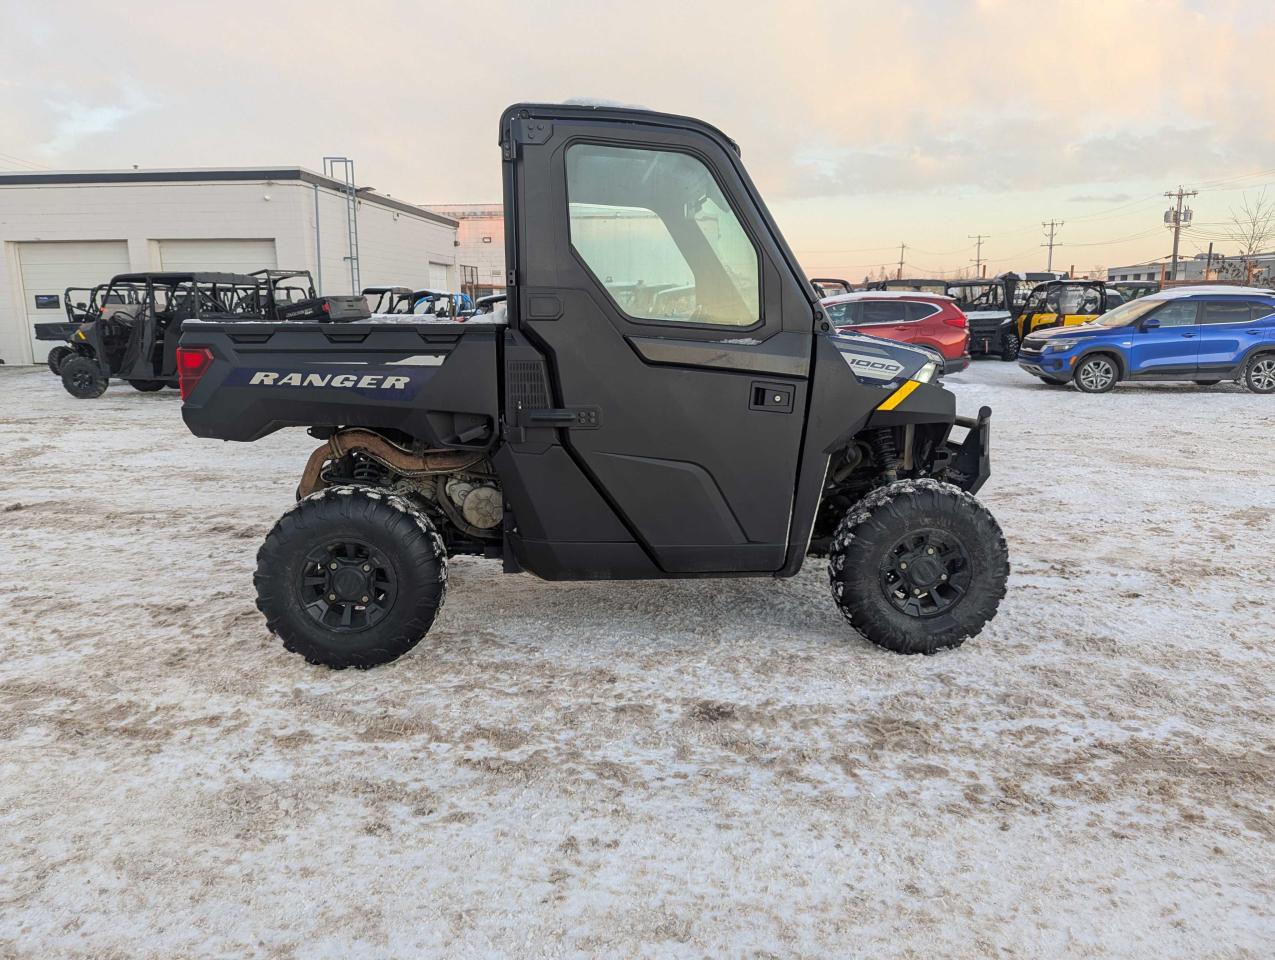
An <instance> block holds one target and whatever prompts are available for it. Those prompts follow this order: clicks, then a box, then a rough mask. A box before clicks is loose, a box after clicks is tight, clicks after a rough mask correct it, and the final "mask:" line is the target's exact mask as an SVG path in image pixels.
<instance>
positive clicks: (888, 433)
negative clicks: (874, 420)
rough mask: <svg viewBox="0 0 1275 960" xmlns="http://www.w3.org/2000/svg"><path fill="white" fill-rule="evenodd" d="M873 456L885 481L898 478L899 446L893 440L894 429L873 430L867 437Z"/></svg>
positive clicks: (891, 481)
mask: <svg viewBox="0 0 1275 960" xmlns="http://www.w3.org/2000/svg"><path fill="white" fill-rule="evenodd" d="M868 445H869V446H871V447H872V453H873V456H875V457H876V458H877V464H878V466H880V467H881V471H882V473H883V474H884V475H885V479H886V482H887V483H893V482H894V481H895V480H897V479H899V448H898V446H897V445H896V444H895V442H894V431H893V430H892V429H890V428H889V427H881V428H880V429H877V430H873V431H872V433H871V435H869V437H868Z"/></svg>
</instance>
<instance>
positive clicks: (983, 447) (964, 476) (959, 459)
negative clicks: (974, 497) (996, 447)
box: [947, 407, 992, 494]
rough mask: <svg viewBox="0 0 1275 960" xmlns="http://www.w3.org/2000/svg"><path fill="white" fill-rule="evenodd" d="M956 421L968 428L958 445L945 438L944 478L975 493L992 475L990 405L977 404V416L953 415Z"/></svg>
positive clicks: (957, 423)
mask: <svg viewBox="0 0 1275 960" xmlns="http://www.w3.org/2000/svg"><path fill="white" fill-rule="evenodd" d="M956 425H957V426H958V427H965V428H966V429H967V430H968V431H969V432H968V433H967V434H966V435H965V439H964V440H962V441H961V443H960V445H956V444H953V443H952V442H951V441H950V440H949V441H948V444H947V445H948V450H949V453H950V454H951V456H950V458H949V459H948V462H947V480H948V482H949V483H953V484H955V485H956V486H958V487H960V488H961V489H962V490H964V491H966V492H967V493H971V494H973V493H978V491H979V488H981V487H982V486H983V484H985V483H986V482H987V478H988V477H990V476H991V475H992V408H991V407H982V408H980V409H979V411H978V416H977V417H957V418H956Z"/></svg>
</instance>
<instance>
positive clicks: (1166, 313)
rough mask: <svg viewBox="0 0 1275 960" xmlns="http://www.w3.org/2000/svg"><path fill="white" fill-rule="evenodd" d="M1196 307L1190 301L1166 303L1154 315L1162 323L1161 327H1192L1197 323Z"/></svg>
mask: <svg viewBox="0 0 1275 960" xmlns="http://www.w3.org/2000/svg"><path fill="white" fill-rule="evenodd" d="M1195 314H1196V305H1195V303H1194V302H1193V301H1190V300H1179V301H1177V302H1176V303H1166V304H1165V305H1164V306H1163V307H1161V308H1160V309H1159V310H1157V311H1156V312H1155V313H1153V314H1152V316H1153V317H1155V318H1156V319H1157V320H1159V321H1160V326H1161V327H1190V326H1194V325H1195V323H1196V319H1195Z"/></svg>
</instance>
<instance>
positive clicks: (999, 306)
mask: <svg viewBox="0 0 1275 960" xmlns="http://www.w3.org/2000/svg"><path fill="white" fill-rule="evenodd" d="M1018 283H1019V280H1018V276H1017V274H1013V273H1002V274H1001V275H1000V276H998V277H994V278H992V279H990V280H986V279H984V280H949V281H948V284H947V295H948V296H949V297H951V298H952V299H953V300H955V301H956V305H957V306H958V307H960V308H961V310H962V312H964V314H965V317H966V319H967V320H968V321H969V328H970V355H971V356H993V357H999V358H1000V359H1002V360H1013V359H1014V357H1016V356H1017V355H1018V333H1017V332H1016V331H1015V329H1014V317H1016V316H1017V315H1018V310H1017V308H1016V307H1015V296H1014V295H1015V293H1016V292H1017V290H1018Z"/></svg>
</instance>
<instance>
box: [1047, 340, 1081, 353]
mask: <svg viewBox="0 0 1275 960" xmlns="http://www.w3.org/2000/svg"><path fill="white" fill-rule="evenodd" d="M1079 342H1080V341H1079V340H1050V341H1049V342H1048V343H1047V344H1045V353H1063V352H1064V351H1066V350H1070V349H1071V348H1072V347H1074V346H1075V345H1076V344H1078V343H1079Z"/></svg>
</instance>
